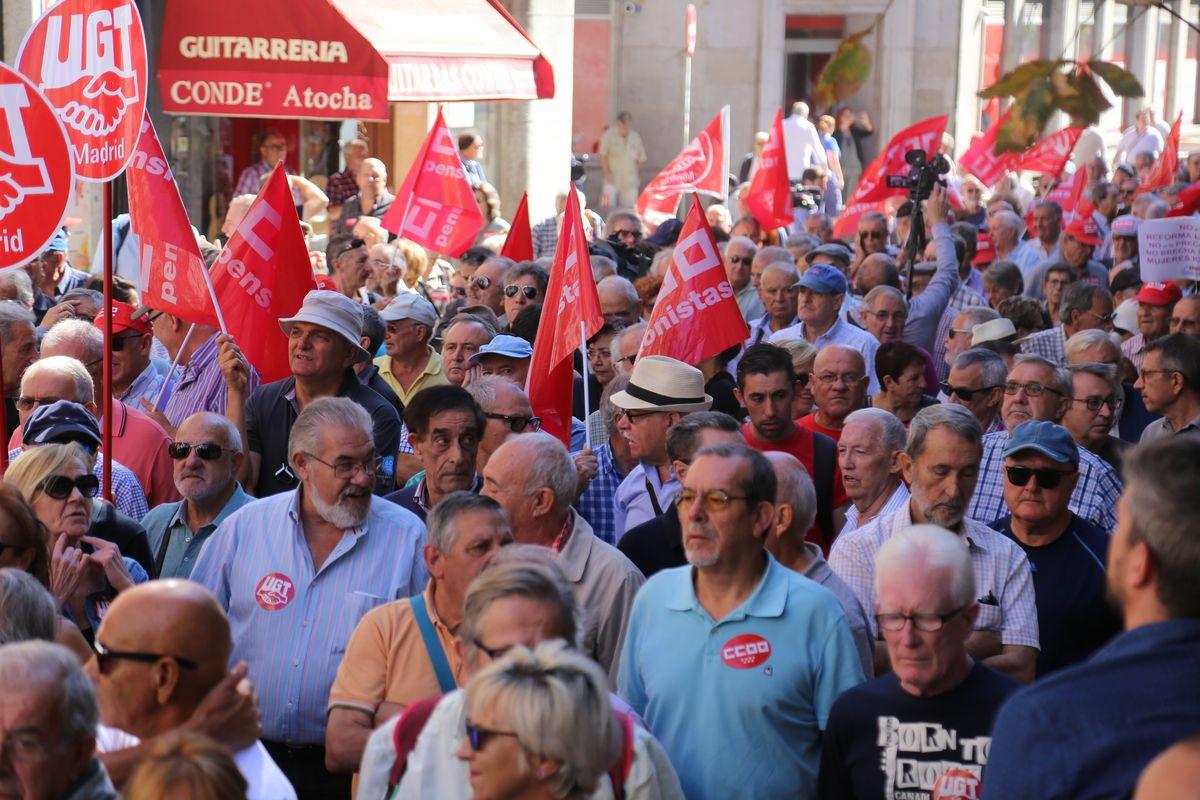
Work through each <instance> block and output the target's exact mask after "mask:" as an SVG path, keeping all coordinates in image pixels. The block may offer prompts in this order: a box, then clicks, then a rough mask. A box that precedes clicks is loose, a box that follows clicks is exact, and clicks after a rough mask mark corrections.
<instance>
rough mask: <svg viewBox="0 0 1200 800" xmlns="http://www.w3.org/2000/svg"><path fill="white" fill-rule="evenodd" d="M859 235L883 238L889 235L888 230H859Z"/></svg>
mask: <svg viewBox="0 0 1200 800" xmlns="http://www.w3.org/2000/svg"><path fill="white" fill-rule="evenodd" d="M858 235H859V236H861V237H862V238H864V239H882V238H884V237H886V236H887V231H859V232H858Z"/></svg>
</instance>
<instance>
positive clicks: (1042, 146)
mask: <svg viewBox="0 0 1200 800" xmlns="http://www.w3.org/2000/svg"><path fill="white" fill-rule="evenodd" d="M1081 133H1083V128H1063V129H1062V130H1061V131H1059V132H1058V133H1055V134H1052V135H1050V136H1047V137H1046V138H1044V139H1042V140H1041V141H1039V142H1038V143H1037V144H1035V145H1034V146H1033V147H1031V148H1029V149H1028V150H1026V151H1025V152H1024V153H1022V154H1021V164H1020V169H1023V170H1025V171H1027V172H1041V173H1044V174H1046V175H1050V176H1052V177H1053V178H1054V179H1055V180H1057V179H1058V178H1059V177H1061V176H1062V173H1063V170H1064V169H1066V168H1067V162H1068V161H1069V160H1070V159H1071V152H1072V151H1073V150H1074V149H1075V142H1077V141H1079V135H1080V134H1081ZM1080 169H1083V165H1080Z"/></svg>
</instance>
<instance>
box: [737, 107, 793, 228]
mask: <svg viewBox="0 0 1200 800" xmlns="http://www.w3.org/2000/svg"><path fill="white" fill-rule="evenodd" d="M742 205H743V206H745V208H746V210H747V211H749V212H750V213H751V214H752V215H753V216H754V218H755V219H756V220H758V224H759V225H762V226H763V230H768V231H770V230H775V229H776V228H783V227H786V226H788V225H791V224H792V220H793V219H795V216H794V215H793V214H792V184H791V182H790V181H789V180H788V165H787V152H786V150H785V148H784V144H783V111H782V110H779V109H777V110H776V111H775V121H774V122H773V123H771V136H770V138H769V139H767V144H766V146H765V147H763V151H762V155H760V156H759V157H758V169H757V170H755V171H754V177H753V178H752V179H751V180H750V191H749V192H747V193H746V198H745V199H744V200H742Z"/></svg>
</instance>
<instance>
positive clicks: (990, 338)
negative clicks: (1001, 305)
mask: <svg viewBox="0 0 1200 800" xmlns="http://www.w3.org/2000/svg"><path fill="white" fill-rule="evenodd" d="M1016 335H1017V326H1016V325H1013V324H1012V320H1010V319H1008V318H1007V317H1000V318H999V319H989V320H988V321H987V322H981V323H979V324H978V325H976V326H975V327H973V328H971V347H975V346H976V345H980V344H983V343H984V342H995V341H1000V340H1003V339H1009V338H1015V337H1016Z"/></svg>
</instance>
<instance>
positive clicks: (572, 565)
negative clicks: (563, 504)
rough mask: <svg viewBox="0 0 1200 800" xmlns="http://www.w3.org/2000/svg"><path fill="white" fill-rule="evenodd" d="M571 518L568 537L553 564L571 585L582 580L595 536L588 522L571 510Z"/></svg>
mask: <svg viewBox="0 0 1200 800" xmlns="http://www.w3.org/2000/svg"><path fill="white" fill-rule="evenodd" d="M571 517H572V519H573V520H574V521H573V523H572V526H571V532H570V535H569V536H568V537H567V540H566V543H565V544H564V545H563V547H562V549H561V550H559V551H558V558H557V559H556V561H555V563H556V564H558V566H559V568H560V569H561V570H562V571H563V575H565V576H566V577H567V580H569V581H570V582H571V583H579V582H580V581H582V580H583V571H584V569H585V568H586V567H587V563H588V559H589V557H590V556H591V553H592V544H593V542H595V541H596V534H595V533H593V532H592V526H591V525H589V524H588V521H587V520H586V519H584V518H583V516H582V515H580V514H576V513H575V511H574V509H572V510H571Z"/></svg>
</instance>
